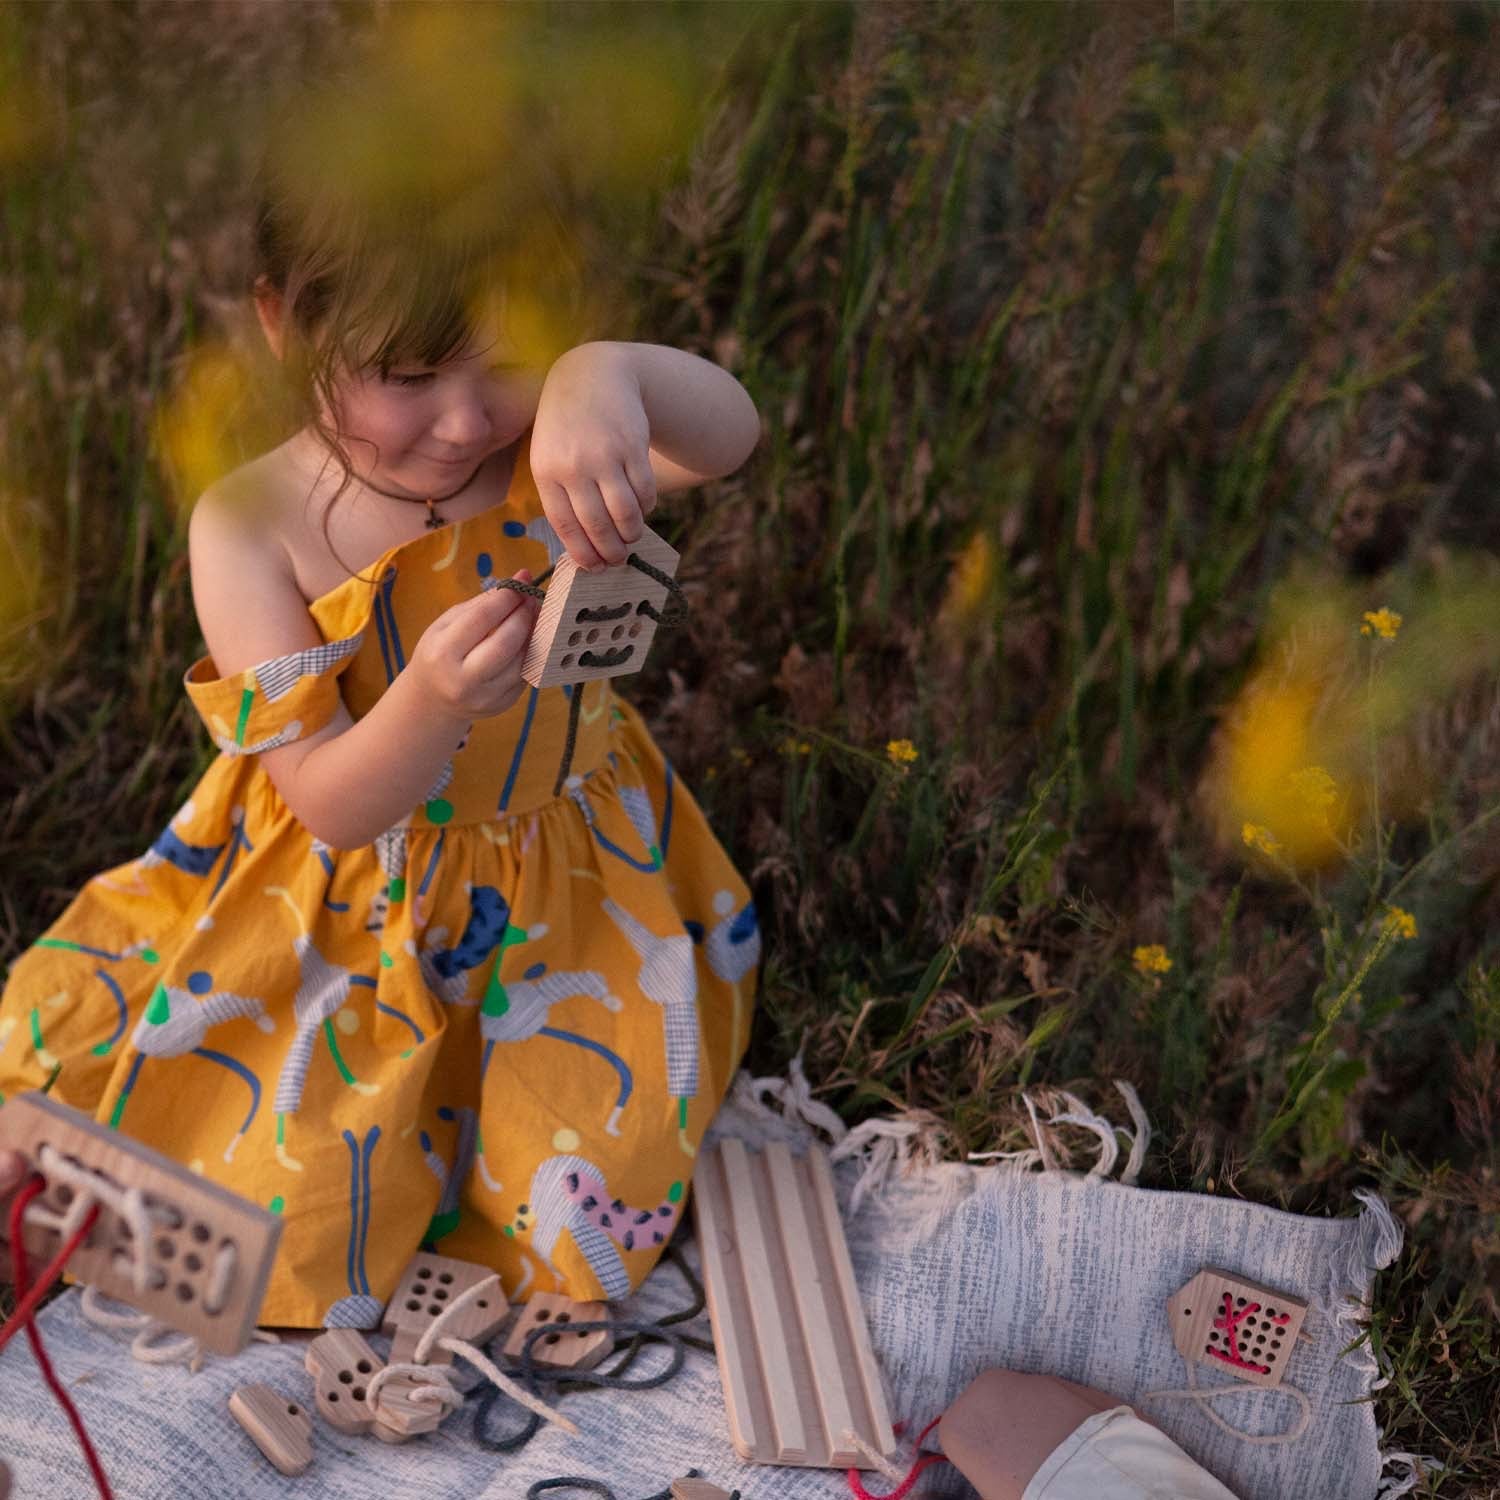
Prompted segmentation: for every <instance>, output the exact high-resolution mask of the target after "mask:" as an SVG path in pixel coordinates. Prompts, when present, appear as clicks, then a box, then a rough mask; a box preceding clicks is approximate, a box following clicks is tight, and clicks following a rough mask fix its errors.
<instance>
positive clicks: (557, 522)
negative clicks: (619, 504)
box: [536, 479, 623, 571]
mask: <svg viewBox="0 0 1500 1500" xmlns="http://www.w3.org/2000/svg"><path fill="white" fill-rule="evenodd" d="M536 485H537V492H538V494H540V495H541V497H542V507H543V509H544V510H545V511H546V512H547V519H548V520H549V521H550V522H551V523H552V529H553V530H554V531H555V532H556V533H557V539H558V541H560V542H561V543H562V544H563V546H564V547H566V548H567V549H568V556H569V557H571V558H572V559H573V561H574V562H575V563H577V564H578V566H579V567H580V568H583V569H586V570H588V571H594V570H596V569H599V568H604V567H608V566H609V563H608V560H607V559H606V558H605V556H604V554H603V553H602V552H600V551H599V550H598V549H597V548H596V547H595V546H594V543H593V540H592V538H593V536H594V534H595V533H596V532H597V531H599V529H600V527H601V524H602V523H603V522H604V521H607V519H608V513H607V512H606V511H605V509H604V499H603V497H602V496H601V495H600V494H599V489H598V486H597V485H595V486H593V491H594V493H593V497H592V500H590V499H589V497H587V496H585V495H582V494H581V493H580V492H581V490H582V486H581V485H580V486H576V487H575V488H574V489H573V490H565V489H564V488H563V487H562V486H561V485H560V484H558V483H557V482H556V481H555V480H546V479H539V480H537V482H536ZM591 504H592V506H594V507H596V508H597V512H598V514H597V515H596V516H595V517H594V518H593V519H592V520H591V519H590V517H589V515H588V511H589V508H590V505H591ZM611 530H613V528H611ZM616 545H618V543H617V544H616ZM622 560H623V555H622Z"/></svg>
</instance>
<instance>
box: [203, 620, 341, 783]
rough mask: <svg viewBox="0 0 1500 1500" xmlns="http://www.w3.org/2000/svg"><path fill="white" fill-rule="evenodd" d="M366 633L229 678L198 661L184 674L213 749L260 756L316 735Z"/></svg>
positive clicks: (209, 663) (329, 714)
mask: <svg viewBox="0 0 1500 1500" xmlns="http://www.w3.org/2000/svg"><path fill="white" fill-rule="evenodd" d="M363 639H364V632H363V631H359V632H356V633H355V634H354V635H350V636H345V637H344V638H343V639H342V640H337V641H325V642H324V643H323V644H322V645H321V646H309V647H308V648H307V649H306V650H305V651H293V652H292V653H290V655H287V656H273V657H271V658H270V659H269V660H268V661H262V662H257V663H256V664H255V665H254V666H253V667H246V668H244V670H243V671H239V672H233V673H231V674H230V675H229V676H228V677H219V676H216V675H215V674H216V673H217V671H218V668H217V667H215V666H214V660H213V657H211V656H200V657H199V658H198V660H197V661H195V662H194V663H193V664H192V666H190V667H189V668H188V669H187V671H186V672H185V673H184V674H183V678H182V685H183V687H184V688H186V689H187V695H188V697H189V698H191V699H192V700H193V707H194V708H196V709H197V710H198V713H199V715H200V716H201V717H202V719H203V722H204V723H205V724H206V725H207V726H208V732H209V734H210V735H212V736H213V741H214V743H215V744H216V745H217V746H218V747H219V749H220V750H222V751H223V752H224V753H225V754H226V755H259V754H260V753H261V752H262V751H263V750H275V749H276V748H277V747H278V746H280V745H290V744H291V743H292V742H293V741H295V740H300V739H303V738H305V737H306V736H307V735H310V734H316V733H317V731H318V730H320V729H321V728H322V727H323V726H324V725H325V724H326V723H327V722H328V721H329V720H330V719H331V718H332V717H333V715H334V711H335V709H337V707H338V703H339V685H338V678H339V674H340V673H341V672H342V671H343V670H344V669H345V668H346V667H347V666H348V665H349V663H350V662H351V661H353V660H354V654H355V652H356V651H358V650H359V644H360V641H361V640H363Z"/></svg>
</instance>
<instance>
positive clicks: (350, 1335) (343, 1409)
mask: <svg viewBox="0 0 1500 1500" xmlns="http://www.w3.org/2000/svg"><path fill="white" fill-rule="evenodd" d="M303 1364H304V1365H305V1366H306V1368H307V1373H308V1374H309V1375H311V1376H312V1378H313V1382H314V1384H315V1386H316V1387H317V1403H318V1415H319V1416H320V1417H322V1418H323V1420H324V1421H325V1422H327V1423H328V1425H329V1426H330V1427H336V1428H338V1430H339V1431H340V1432H347V1433H350V1434H353V1433H359V1432H368V1431H369V1430H370V1428H371V1426H372V1425H373V1424H374V1422H375V1413H374V1412H372V1411H371V1410H370V1408H369V1407H368V1406H367V1405H366V1404H365V1387H366V1386H367V1385H369V1383H370V1380H371V1378H372V1377H373V1376H374V1375H375V1374H376V1372H377V1371H380V1370H383V1369H384V1368H385V1361H384V1360H383V1359H381V1357H380V1356H379V1355H378V1354H377V1353H376V1352H375V1351H374V1350H373V1349H372V1348H371V1347H370V1346H369V1344H368V1343H367V1342H366V1341H365V1337H364V1335H363V1334H361V1333H358V1332H356V1331H355V1330H354V1329H352V1328H330V1329H329V1330H328V1332H327V1333H321V1334H319V1335H318V1337H317V1338H315V1339H314V1340H313V1341H312V1343H310V1344H309V1345H308V1346H307V1353H306V1355H305V1356H304V1358H303Z"/></svg>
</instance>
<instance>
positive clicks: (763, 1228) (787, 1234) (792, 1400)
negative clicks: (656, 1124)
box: [693, 1139, 896, 1468]
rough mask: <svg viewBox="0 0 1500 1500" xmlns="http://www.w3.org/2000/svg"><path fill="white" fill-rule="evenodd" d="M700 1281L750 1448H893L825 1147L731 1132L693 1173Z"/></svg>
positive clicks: (743, 1452)
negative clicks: (756, 1141)
mask: <svg viewBox="0 0 1500 1500" xmlns="http://www.w3.org/2000/svg"><path fill="white" fill-rule="evenodd" d="M693 1199H694V1203H695V1204H696V1211H697V1218H698V1241H699V1248H700V1251H701V1254H702V1258H703V1285H704V1291H705V1294H706V1296H707V1300H708V1310H709V1317H710V1319H711V1320H712V1322H713V1328H714V1344H715V1348H716V1350H717V1352H718V1360H719V1374H720V1378H721V1379H722V1380H723V1383H724V1395H725V1406H726V1410H727V1414H728V1417H729V1429H730V1438H731V1440H732V1442H733V1444H734V1447H735V1451H736V1452H737V1453H739V1455H740V1456H741V1457H742V1458H746V1459H749V1460H752V1461H754V1462H759V1463H774V1464H789V1465H800V1466H805V1467H809V1468H847V1467H850V1466H851V1465H852V1466H856V1467H857V1466H865V1465H867V1463H868V1460H867V1459H866V1458H865V1456H864V1455H863V1454H862V1453H861V1451H860V1450H859V1449H858V1448H857V1447H855V1446H854V1444H853V1443H852V1442H850V1441H849V1440H848V1439H847V1438H846V1437H845V1436H844V1434H845V1433H846V1432H848V1431H852V1432H853V1433H855V1434H856V1435H857V1436H858V1437H859V1438H860V1439H861V1440H862V1441H864V1442H866V1443H868V1444H869V1445H870V1446H871V1447H872V1448H874V1449H875V1450H876V1451H877V1452H878V1453H880V1454H881V1455H882V1456H886V1455H889V1454H890V1453H892V1452H893V1451H894V1450H895V1446H896V1439H895V1434H894V1432H892V1430H891V1425H890V1417H889V1414H888V1412H887V1408H886V1403H885V1397H884V1393H883V1390H882V1387H881V1383H880V1373H879V1370H878V1368H877V1367H876V1364H875V1356H874V1351H873V1349H872V1348H871V1345H870V1337H869V1330H868V1329H867V1327H866V1325H865V1318H864V1311H863V1308H862V1307H861V1306H860V1302H859V1292H858V1288H857V1286H856V1285H855V1282H854V1270H853V1266H852V1264H851V1262H850V1260H849V1249H848V1244H847V1242H846V1240H845V1237H844V1227H843V1224H842V1222H841V1221H840V1219H839V1215H838V1206H837V1203H836V1201H835V1199H834V1197H833V1177H832V1173H831V1171H830V1169H829V1166H828V1161H827V1157H826V1154H825V1153H824V1152H823V1151H822V1149H821V1148H820V1147H817V1146H812V1147H810V1148H809V1150H808V1153H807V1154H806V1155H805V1156H802V1157H794V1156H793V1155H792V1153H791V1151H790V1150H789V1149H788V1148H787V1147H786V1146H785V1145H781V1144H772V1145H768V1146H767V1147H766V1148H765V1150H764V1151H751V1150H748V1149H747V1148H746V1146H745V1143H744V1142H742V1141H737V1140H733V1139H726V1140H724V1141H721V1142H719V1143H718V1144H717V1145H716V1146H714V1147H710V1148H708V1149H706V1150H704V1151H703V1152H702V1153H701V1154H700V1157H699V1161H698V1165H697V1168H696V1169H695V1171H694V1175H693Z"/></svg>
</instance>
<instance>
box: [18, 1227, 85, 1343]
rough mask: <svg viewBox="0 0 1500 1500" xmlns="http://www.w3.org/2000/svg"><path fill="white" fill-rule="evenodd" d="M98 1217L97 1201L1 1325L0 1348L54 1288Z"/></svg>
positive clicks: (19, 1328) (19, 1329)
mask: <svg viewBox="0 0 1500 1500" xmlns="http://www.w3.org/2000/svg"><path fill="white" fill-rule="evenodd" d="M98 1217H99V1205H98V1204H97V1203H96V1204H95V1205H94V1206H93V1207H92V1208H91V1209H90V1210H89V1211H88V1214H87V1216H86V1217H85V1218H84V1221H83V1223H82V1224H81V1225H79V1227H78V1228H77V1229H76V1230H74V1232H73V1237H72V1238H71V1239H70V1240H69V1241H68V1243H67V1244H66V1245H64V1246H63V1247H62V1249H61V1250H59V1251H58V1252H57V1254H56V1255H54V1256H53V1257H52V1259H51V1260H50V1261H48V1262H47V1265H46V1268H45V1269H44V1270H43V1271H42V1274H41V1275H40V1276H38V1277H37V1279H36V1282H35V1283H34V1284H33V1286H32V1288H31V1290H30V1291H29V1292H27V1293H26V1295H25V1296H24V1297H22V1298H21V1299H20V1301H19V1302H18V1303H17V1304H16V1307H15V1310H14V1311H13V1312H12V1313H11V1315H10V1317H9V1318H8V1319H7V1320H6V1322H5V1324H4V1326H3V1327H0V1349H3V1348H4V1347H5V1346H6V1345H7V1344H8V1343H9V1342H10V1341H11V1340H12V1339H13V1338H14V1337H15V1336H16V1335H17V1334H18V1333H19V1332H20V1331H21V1328H22V1326H23V1325H24V1324H25V1322H26V1320H27V1319H28V1318H29V1317H30V1316H31V1314H32V1313H33V1312H34V1311H35V1310H36V1308H37V1306H38V1305H39V1304H40V1302H41V1300H42V1298H43V1297H45V1296H46V1295H47V1293H48V1292H49V1291H51V1290H52V1287H53V1285H54V1284H55V1283H56V1282H57V1281H58V1279H59V1278H60V1277H61V1276H62V1273H63V1266H64V1263H65V1262H66V1261H67V1259H68V1257H69V1256H70V1255H72V1253H73V1252H74V1251H75V1250H76V1249H77V1248H78V1247H79V1245H81V1244H82V1243H83V1241H84V1240H85V1239H86V1238H87V1237H88V1232H89V1230H90V1229H92V1228H93V1227H94V1220H95V1219H97V1218H98Z"/></svg>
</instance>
